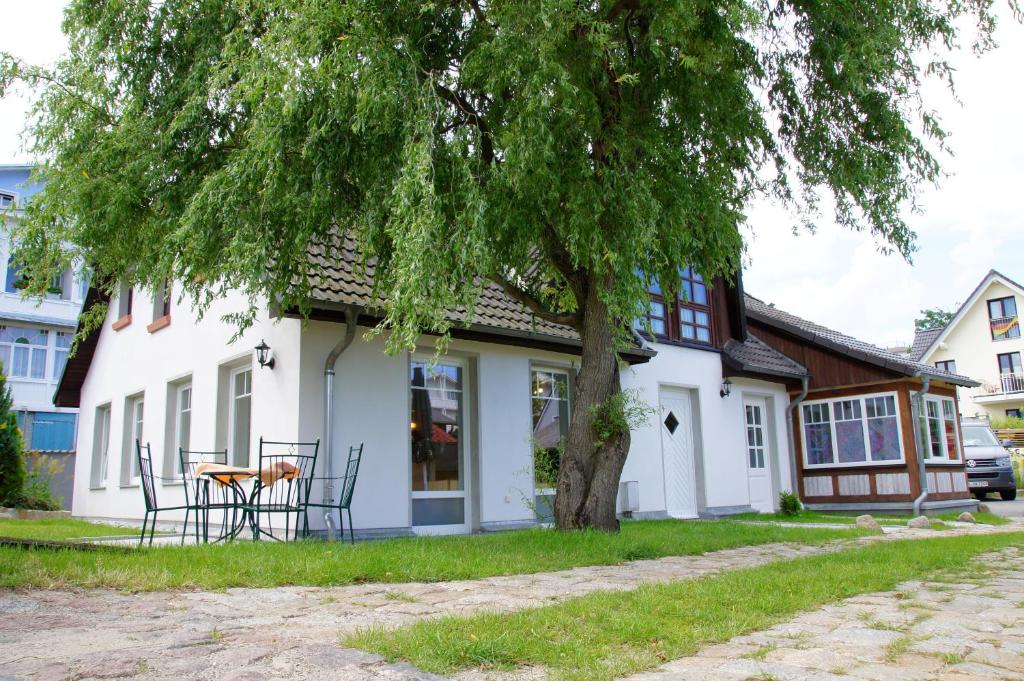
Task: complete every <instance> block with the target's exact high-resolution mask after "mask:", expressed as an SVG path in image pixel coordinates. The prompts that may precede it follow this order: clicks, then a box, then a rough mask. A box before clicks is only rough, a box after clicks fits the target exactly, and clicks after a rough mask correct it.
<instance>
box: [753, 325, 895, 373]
mask: <svg viewBox="0 0 1024 681" xmlns="http://www.w3.org/2000/svg"><path fill="white" fill-rule="evenodd" d="M747 323H748V324H749V326H750V330H751V331H752V332H753V333H754V335H755V336H757V337H758V338H760V339H761V340H763V341H764V342H765V343H766V344H767V345H769V346H771V347H773V348H775V349H776V350H778V351H779V352H781V353H782V354H784V355H786V356H787V357H790V358H791V359H793V360H794V361H796V362H799V363H800V364H802V365H804V366H805V367H807V371H808V373H809V374H810V389H811V390H822V389H828V388H834V387H837V386H844V385H859V384H861V383H874V382H878V381H887V380H894V379H898V378H902V375H901V374H898V373H896V372H893V371H888V370H886V369H882V368H880V367H875V366H873V365H870V364H866V363H865V362H862V361H860V360H858V359H855V358H852V357H848V356H846V355H843V354H841V353H838V352H835V351H833V350H829V349H826V348H823V347H821V346H818V345H814V344H812V343H809V342H808V341H806V340H804V339H802V338H798V337H796V336H791V335H789V334H787V333H785V332H782V331H779V330H777V329H775V328H774V327H770V326H766V325H764V324H761V323H759V322H757V321H756V320H753V319H748V320H747Z"/></svg>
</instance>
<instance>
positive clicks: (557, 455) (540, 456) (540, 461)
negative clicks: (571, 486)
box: [533, 439, 565, 487]
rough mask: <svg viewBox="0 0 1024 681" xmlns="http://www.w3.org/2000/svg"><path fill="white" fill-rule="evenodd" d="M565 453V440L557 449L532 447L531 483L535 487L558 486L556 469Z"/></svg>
mask: <svg viewBox="0 0 1024 681" xmlns="http://www.w3.org/2000/svg"><path fill="white" fill-rule="evenodd" d="M564 453H565V440H564V439H563V440H562V441H561V442H559V443H558V447H538V446H536V445H534V447H533V481H534V484H535V485H536V486H537V487H554V486H555V485H557V484H558V469H559V468H560V467H561V465H562V455H563V454H564Z"/></svg>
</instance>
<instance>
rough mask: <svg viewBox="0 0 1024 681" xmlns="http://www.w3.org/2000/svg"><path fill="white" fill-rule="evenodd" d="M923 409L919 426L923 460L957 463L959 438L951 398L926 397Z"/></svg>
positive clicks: (954, 407)
mask: <svg viewBox="0 0 1024 681" xmlns="http://www.w3.org/2000/svg"><path fill="white" fill-rule="evenodd" d="M924 409H925V413H924V415H923V416H922V417H921V424H920V426H921V440H922V442H923V444H924V455H925V458H926V459H930V460H939V461H942V460H945V461H959V460H960V437H959V431H958V430H957V428H958V426H957V422H956V405H955V404H954V402H953V398H951V397H935V396H930V395H929V396H926V397H925V398H924Z"/></svg>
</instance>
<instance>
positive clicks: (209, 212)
mask: <svg viewBox="0 0 1024 681" xmlns="http://www.w3.org/2000/svg"><path fill="white" fill-rule="evenodd" d="M964 15H973V17H974V18H975V19H976V25H977V26H979V27H980V32H979V38H978V41H977V45H976V47H977V48H978V49H979V50H983V49H987V48H989V47H991V45H992V40H991V32H992V30H993V28H994V25H995V20H994V18H993V16H992V14H991V12H990V3H989V2H986V1H978V2H965V3H961V2H940V1H936V2H924V1H922V0H912V1H910V2H893V1H891V0H884V1H882V2H879V1H878V0H850V1H849V2H827V3H802V4H784V5H778V6H774V5H772V6H770V5H767V4H763V3H751V2H746V1H744V0H727V1H726V2H723V3H718V4H716V5H714V6H712V5H709V4H707V3H700V2H695V1H694V0H687V1H684V2H675V3H643V4H641V3H635V2H627V1H623V0H620V1H618V2H612V1H611V0H604V1H602V2H591V3H579V2H575V1H573V0H549V1H545V2H540V3H538V2H524V1H522V0H517V1H512V2H502V3H477V2H469V3H437V4H423V3H420V2H412V1H410V0H398V1H397V2H381V1H380V0H369V1H367V2H326V1H314V2H303V3H295V2H293V1H292V0H225V1H224V2H219V3H213V4H211V3H202V2H187V1H185V0H168V1H166V2H160V3H153V2H150V1H149V0H116V1H115V0H105V1H101V2H97V1H96V0H72V1H71V2H70V3H69V5H68V8H67V12H66V20H65V25H64V26H65V31H66V33H67V35H68V39H69V52H68V56H67V57H65V58H64V59H62V60H61V61H60V62H59V63H58V64H57V65H56V66H55V67H54V68H52V69H44V68H41V67H37V66H33V65H30V64H25V63H23V62H21V61H19V60H17V59H15V58H14V57H12V56H10V55H3V56H2V58H0V94H2V92H4V91H6V90H7V89H8V88H10V87H11V86H13V85H14V84H15V83H16V82H21V83H27V84H28V85H30V86H35V87H37V88H38V90H37V91H38V98H37V103H36V107H35V110H34V118H33V124H32V126H31V130H30V133H31V139H32V140H33V142H32V146H31V149H30V151H31V152H33V153H34V154H35V155H37V156H38V157H39V158H44V159H48V161H47V162H46V164H45V166H44V167H43V168H42V171H41V172H42V173H43V174H45V176H46V179H47V184H46V186H45V188H44V189H43V190H42V192H41V193H40V194H37V195H36V196H35V197H34V198H33V201H31V202H30V203H29V206H28V210H27V212H26V216H25V219H24V220H23V221H21V222H20V223H19V224H17V225H16V226H15V232H16V234H15V237H16V241H17V243H18V248H17V252H16V255H15V260H16V262H17V263H18V264H19V265H21V266H23V268H24V270H25V271H26V273H27V274H28V275H29V279H30V286H29V289H30V291H31V292H35V293H42V292H43V291H45V290H46V287H47V282H48V281H49V280H50V277H51V275H52V274H55V273H56V272H58V271H60V270H61V269H62V268H64V267H66V266H67V265H69V264H70V263H71V262H72V261H73V260H74V259H76V258H80V259H82V260H84V261H85V262H86V264H87V265H88V266H89V267H90V268H91V269H92V270H93V272H94V273H95V278H94V281H95V282H96V283H97V284H98V285H100V286H101V287H104V288H106V289H107V291H108V292H110V293H113V292H114V289H115V285H116V284H115V282H116V280H123V281H126V282H127V283H130V284H142V285H148V286H149V287H150V288H156V287H157V286H158V285H159V284H160V283H161V282H162V281H164V280H165V279H167V278H171V279H174V280H175V281H178V282H180V283H181V286H182V287H183V288H184V291H183V294H184V295H186V296H188V297H189V298H191V299H192V300H193V301H194V302H195V303H196V304H197V306H198V307H199V309H200V310H203V309H206V307H207V306H208V305H209V303H210V302H211V301H213V300H215V299H216V298H217V297H218V296H219V295H220V294H222V293H224V292H225V291H227V290H230V289H240V290H241V291H242V292H243V293H244V294H245V295H246V296H247V298H248V303H249V305H248V307H247V309H245V310H241V311H239V312H238V313H237V314H235V315H233V316H231V319H232V320H233V321H235V322H237V323H239V324H240V325H245V324H248V323H250V322H251V321H252V319H253V318H254V315H255V314H256V313H257V312H258V311H259V310H260V309H261V308H263V307H264V306H265V301H266V300H278V301H280V303H281V306H282V307H283V308H285V309H295V310H298V311H300V312H308V311H309V307H310V293H311V286H312V285H313V284H315V282H316V278H317V275H318V271H317V269H316V268H315V267H313V266H311V265H310V264H309V263H308V260H307V257H306V251H307V248H308V246H309V244H311V243H312V244H321V245H323V247H324V248H325V249H326V251H327V255H328V258H331V257H334V256H336V255H337V253H338V251H337V250H336V249H335V248H334V246H336V242H335V240H334V234H335V232H334V230H335V226H336V225H340V226H342V227H344V228H347V229H351V231H352V233H353V234H354V236H355V237H356V238H357V239H358V241H359V244H360V246H361V249H362V252H363V254H364V255H365V256H366V257H371V256H372V257H376V258H377V259H378V260H377V263H376V268H375V286H376V289H377V290H376V293H377V295H378V296H379V300H381V301H383V305H382V307H381V309H382V311H383V313H384V317H385V319H384V321H383V322H382V327H381V328H384V327H387V328H389V329H390V330H391V333H389V335H388V344H389V347H390V348H391V349H392V350H397V349H401V348H407V347H411V346H412V344H413V343H414V342H415V339H416V337H417V336H418V334H420V333H421V332H423V331H432V332H437V333H440V334H441V338H442V340H443V338H444V332H446V331H447V330H448V329H449V327H450V325H451V321H450V320H449V318H448V317H447V316H446V315H445V312H446V311H448V310H452V309H455V308H457V307H459V306H465V307H466V308H467V309H469V310H472V309H473V306H474V303H475V301H476V299H477V296H478V294H479V292H480V290H481V287H482V286H483V282H484V281H486V280H488V279H490V280H492V281H496V282H498V283H499V284H501V285H503V286H504V287H505V288H506V289H508V290H510V291H512V292H513V295H515V296H516V297H517V298H519V299H520V300H523V301H524V302H525V303H527V304H528V305H529V306H530V307H531V308H532V309H533V310H534V312H535V313H536V314H538V316H541V317H543V318H547V319H553V320H558V321H563V322H568V323H571V324H578V322H579V321H580V319H581V317H580V315H581V313H582V312H584V308H586V307H587V306H589V305H590V304H591V303H592V300H588V298H587V292H588V291H592V290H597V291H600V294H599V297H600V298H601V301H602V303H603V304H604V305H606V306H607V307H608V315H607V316H608V324H609V328H611V329H613V330H615V331H616V332H621V330H622V329H623V326H624V325H623V324H621V320H630V319H633V318H635V317H637V316H639V312H640V311H641V310H642V308H643V307H644V305H645V303H646V294H645V287H646V284H647V281H646V278H647V276H657V277H658V278H659V279H660V281H661V284H662V286H663V288H664V289H666V293H667V294H669V295H671V293H672V292H673V290H674V289H675V288H677V285H678V277H677V274H676V273H677V271H678V268H679V267H680V266H684V265H693V266H695V267H696V269H697V270H698V271H700V272H701V273H703V274H704V275H705V276H708V277H711V276H714V275H716V274H720V273H722V274H730V273H732V272H735V271H736V270H737V268H738V267H739V262H740V254H741V248H742V244H741V236H740V227H741V226H742V225H743V223H744V221H745V214H744V210H745V207H746V205H747V204H748V202H749V201H750V200H751V199H753V198H755V197H757V196H768V197H772V198H775V199H778V200H780V201H781V202H782V203H784V204H786V205H788V206H789V207H790V208H791V209H792V210H793V213H794V214H795V215H798V216H799V220H800V222H801V223H802V224H806V225H809V226H812V225H813V224H814V222H815V221H816V220H817V219H818V218H819V213H818V207H819V203H820V200H819V197H820V196H821V195H822V194H825V195H831V196H832V197H834V199H835V201H834V205H835V212H836V215H835V217H836V218H837V219H838V221H839V222H840V223H842V224H843V225H846V226H849V227H852V228H858V229H869V230H871V231H873V232H874V233H875V234H876V235H878V236H879V238H880V241H881V242H882V243H883V244H885V245H886V246H887V247H888V248H891V249H893V250H896V251H898V252H900V253H902V254H904V255H908V254H909V253H910V252H911V251H912V250H913V248H914V235H913V233H912V232H911V230H910V228H909V226H908V225H907V223H906V222H905V221H904V219H903V218H902V217H901V212H900V206H901V205H904V204H908V203H912V199H913V197H914V195H915V193H916V189H917V187H918V185H919V184H920V183H922V182H931V181H933V180H935V179H937V178H938V177H939V167H938V164H937V162H936V159H935V158H934V157H933V154H932V153H931V152H930V151H929V144H928V143H929V142H934V143H936V145H937V146H939V147H941V146H942V143H943V140H944V138H945V133H944V131H943V130H942V129H941V127H940V126H939V123H938V121H937V120H936V119H935V117H934V116H933V115H932V114H931V112H930V110H929V109H928V107H927V106H924V105H923V103H922V102H920V101H919V94H918V93H919V91H920V87H921V85H922V81H923V80H924V79H925V78H926V77H927V76H935V77H937V78H939V79H945V78H948V77H949V76H950V75H951V72H950V69H949V68H948V66H947V65H946V63H945V61H944V55H945V51H946V49H947V48H948V47H949V46H953V45H955V44H956V43H957V37H958V36H957V32H956V29H955V26H956V24H957V20H958V19H959V18H961V17H962V16H964ZM638 272H643V273H646V276H644V275H638V274H637V273H638ZM90 323H93V324H95V323H97V318H96V317H95V316H94V317H92V318H90ZM620 337H621V336H620Z"/></svg>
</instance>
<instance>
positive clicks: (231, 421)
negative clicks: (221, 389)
mask: <svg viewBox="0 0 1024 681" xmlns="http://www.w3.org/2000/svg"><path fill="white" fill-rule="evenodd" d="M245 372H249V392H248V393H245V394H235V377H237V376H238V375H239V374H243V373H245ZM252 379H253V373H252V365H251V364H243V365H241V366H238V367H235V368H234V369H232V370H231V371H230V372H228V424H227V426H228V427H227V435H228V441H227V444H228V447H229V448H230V455H231V461H232V462H234V465H236V466H248V465H249V464H250V463H251V462H252ZM240 397H248V398H249V451H248V452H246V458H245V460H244V461H239V460H238V452H237V451H235V429H236V427H237V424H236V423H235V415H236V407H235V403H236V402H237V401H238V399H239V398H240Z"/></svg>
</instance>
